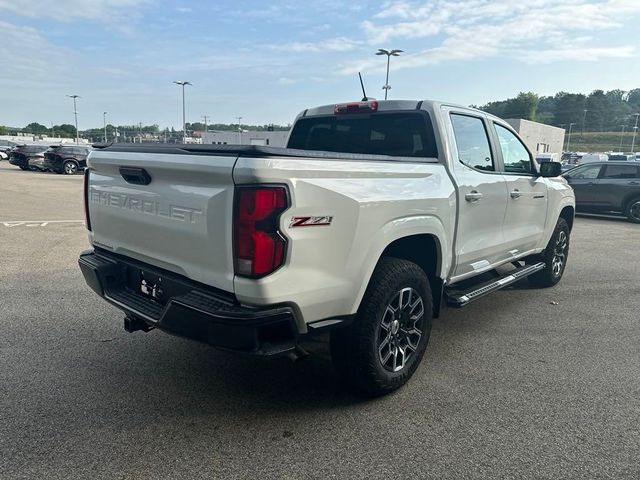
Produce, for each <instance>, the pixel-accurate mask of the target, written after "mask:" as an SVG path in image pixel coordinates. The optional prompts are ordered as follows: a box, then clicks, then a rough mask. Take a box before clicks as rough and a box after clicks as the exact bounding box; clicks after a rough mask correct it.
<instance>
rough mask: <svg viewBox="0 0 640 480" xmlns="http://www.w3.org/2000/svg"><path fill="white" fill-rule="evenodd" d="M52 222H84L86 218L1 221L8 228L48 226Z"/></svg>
mask: <svg viewBox="0 0 640 480" xmlns="http://www.w3.org/2000/svg"><path fill="white" fill-rule="evenodd" d="M50 223H84V220H10V221H8V222H0V224H2V225H4V226H5V227H7V228H11V227H46V226H47V225H49V224H50Z"/></svg>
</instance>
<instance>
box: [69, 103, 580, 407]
mask: <svg viewBox="0 0 640 480" xmlns="http://www.w3.org/2000/svg"><path fill="white" fill-rule="evenodd" d="M287 147H288V148H273V147H263V146H233V145H220V146H216V145H180V146H171V145H143V144H136V145H134V144H122V145H112V146H107V147H105V148H102V149H99V148H95V149H94V150H93V151H92V152H91V154H90V155H89V161H88V168H87V170H86V171H85V188H84V199H85V214H86V216H87V228H88V229H89V238H90V241H91V244H92V247H93V249H92V250H88V251H86V252H83V253H82V254H81V256H80V259H79V264H80V268H81V270H82V273H83V275H84V277H85V280H86V281H87V283H88V285H89V286H90V287H91V288H92V289H93V290H95V292H96V293H97V294H98V295H100V296H101V297H103V298H104V299H105V300H106V301H108V302H110V303H112V304H113V305H115V306H116V307H117V308H119V309H121V310H123V311H124V313H125V329H126V330H127V331H129V332H133V331H139V330H141V331H148V330H150V329H152V328H159V329H161V330H164V331H167V332H171V333H174V334H176V335H181V336H185V337H188V338H192V339H196V340H200V341H203V342H206V343H209V344H210V345H213V346H217V347H223V348H226V349H230V350H236V351H241V352H246V353H252V354H256V355H278V354H287V353H288V354H292V355H295V354H296V353H301V352H300V351H299V347H298V342H299V341H300V340H301V339H302V338H304V337H305V336H306V335H307V334H312V333H314V332H322V331H325V330H328V329H331V332H330V333H331V352H332V357H333V361H334V364H335V366H336V368H337V370H338V372H340V373H341V374H342V375H344V376H345V377H346V378H347V379H349V380H350V384H351V385H354V386H357V387H359V388H360V389H362V390H363V391H365V392H367V393H369V394H372V395H381V394H385V393H388V392H390V391H392V390H395V389H397V388H399V387H400V386H401V385H403V384H404V383H405V382H406V381H407V380H408V379H409V378H410V377H411V375H412V374H413V373H414V371H415V370H416V368H417V367H418V364H419V363H420V360H421V359H422V356H423V354H424V352H425V350H426V347H427V342H428V340H429V334H430V331H431V324H432V318H433V317H434V316H435V317H437V316H438V314H439V312H440V307H441V304H442V305H444V304H445V302H446V304H448V305H451V306H453V307H463V306H465V305H467V304H469V303H470V302H471V301H473V300H476V299H478V298H481V297H482V296H484V295H487V294H489V293H492V292H495V291H497V290H500V289H501V288H503V287H505V286H507V285H511V284H513V283H515V282H517V281H519V280H521V279H523V278H527V279H529V281H530V282H531V284H532V285H534V286H537V287H551V286H553V285H555V284H557V283H558V282H559V281H560V279H561V277H562V275H563V272H564V270H565V266H566V265H567V258H568V257H567V256H568V253H569V237H570V235H571V227H572V225H573V214H574V203H575V202H574V194H573V190H572V189H571V188H570V187H569V185H568V184H567V182H566V181H565V180H564V179H563V178H562V177H559V175H560V164H559V163H556V162H548V163H544V164H541V165H538V164H537V163H536V162H535V161H534V158H533V156H532V154H531V152H530V151H529V150H528V149H527V147H526V144H525V143H524V142H523V141H522V140H521V139H520V138H519V137H518V134H517V133H516V132H515V131H514V130H513V129H512V128H511V126H510V125H509V124H507V123H506V122H504V121H503V120H501V119H499V118H497V117H494V116H492V115H489V114H487V113H485V112H482V111H479V110H475V109H471V108H467V107H462V106H456V105H452V104H445V103H439V102H433V101H407V100H404V101H380V102H378V101H365V102H353V103H346V104H338V105H325V106H321V107H316V108H310V109H307V110H305V111H304V112H303V113H301V114H300V115H299V116H298V118H297V119H296V121H295V123H294V126H293V129H292V131H291V135H290V138H289V141H288V145H287ZM498 267H500V268H501V269H502V271H501V272H498V271H497V270H496V269H497V268H498ZM494 273H495V276H494V275H493V274H494ZM532 295H535V293H534V294H532ZM441 301H442V302H441ZM498 301H499V300H498ZM513 308H514V314H515V313H518V308H517V306H515V305H514V306H513ZM518 314H520V315H522V314H525V315H526V314H527V313H526V312H522V311H519V313H518ZM531 314H532V315H535V314H536V313H535V312H531Z"/></svg>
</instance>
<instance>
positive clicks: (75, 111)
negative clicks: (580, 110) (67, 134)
mask: <svg viewBox="0 0 640 480" xmlns="http://www.w3.org/2000/svg"><path fill="white" fill-rule="evenodd" d="M67 97H69V98H73V115H74V116H75V118H76V144H78V143H80V139H79V138H80V137H79V135H80V133H79V132H78V108H77V105H76V98H80V95H67Z"/></svg>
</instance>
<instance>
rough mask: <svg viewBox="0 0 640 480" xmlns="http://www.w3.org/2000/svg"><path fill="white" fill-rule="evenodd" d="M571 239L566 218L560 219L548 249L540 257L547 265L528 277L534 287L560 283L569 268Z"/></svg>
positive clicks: (545, 286) (551, 285)
mask: <svg viewBox="0 0 640 480" xmlns="http://www.w3.org/2000/svg"><path fill="white" fill-rule="evenodd" d="M569 237H570V232H569V224H568V223H567V221H566V220H565V219H564V218H559V219H558V222H557V223H556V228H555V229H554V231H553V234H552V235H551V239H549V243H548V244H547V248H545V250H544V252H542V254H541V255H540V257H539V259H540V260H541V261H543V262H544V263H545V267H544V269H543V270H540V271H539V272H536V273H534V274H533V275H530V276H529V277H527V278H528V279H529V283H530V284H531V285H532V286H534V287H538V288H547V287H553V286H554V285H556V284H557V283H558V282H559V281H560V279H561V278H562V275H563V274H564V270H565V268H567V259H568V258H569Z"/></svg>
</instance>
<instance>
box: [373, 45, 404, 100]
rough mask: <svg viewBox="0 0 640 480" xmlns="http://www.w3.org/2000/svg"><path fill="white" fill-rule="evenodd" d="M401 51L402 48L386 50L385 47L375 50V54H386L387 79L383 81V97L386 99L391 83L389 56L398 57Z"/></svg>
mask: <svg viewBox="0 0 640 480" xmlns="http://www.w3.org/2000/svg"><path fill="white" fill-rule="evenodd" d="M401 53H402V50H387V49H386V48H379V49H378V51H377V52H376V55H386V56H387V79H386V81H385V82H384V87H382V89H383V90H384V99H385V100H386V99H387V94H388V93H389V90H391V85H389V63H390V61H391V57H399V56H400V54H401Z"/></svg>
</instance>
